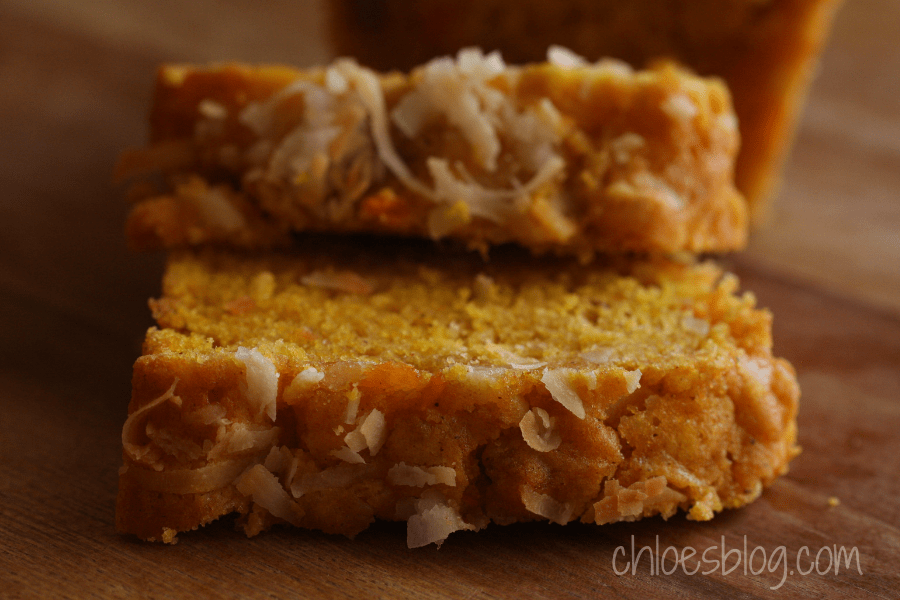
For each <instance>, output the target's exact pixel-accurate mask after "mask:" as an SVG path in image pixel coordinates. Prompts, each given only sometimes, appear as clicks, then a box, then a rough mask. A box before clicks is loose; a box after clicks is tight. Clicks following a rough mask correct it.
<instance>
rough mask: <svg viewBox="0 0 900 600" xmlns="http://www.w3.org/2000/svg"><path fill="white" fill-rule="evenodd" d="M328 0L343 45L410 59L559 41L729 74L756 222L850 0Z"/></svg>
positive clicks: (389, 59) (376, 59)
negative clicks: (837, 18) (834, 24)
mask: <svg viewBox="0 0 900 600" xmlns="http://www.w3.org/2000/svg"><path fill="white" fill-rule="evenodd" d="M363 4H365V9H362V4H361V3H359V2H356V1H355V0H340V1H337V2H331V3H329V4H328V7H329V10H330V18H331V25H330V32H331V36H332V39H333V41H334V44H335V47H336V50H337V52H338V53H339V54H341V55H349V56H356V57H358V58H359V60H360V61H362V62H363V63H364V64H367V65H371V66H372V67H374V68H378V69H395V68H400V69H405V68H410V67H412V66H413V65H415V64H419V63H422V62H424V61H427V60H429V59H430V58H432V57H434V56H441V55H444V54H448V53H453V52H456V51H457V50H458V49H459V48H462V47H466V46H480V47H482V48H484V49H485V50H494V49H499V50H501V51H502V52H503V55H504V57H505V58H506V59H507V60H510V61H513V62H516V61H533V60H540V59H541V58H542V57H543V53H544V52H545V50H546V48H547V47H548V46H550V45H551V44H563V45H566V46H568V47H570V48H572V49H573V50H575V51H576V52H578V53H580V54H582V55H584V56H586V57H588V58H590V59H594V58H599V57H601V56H612V57H616V58H620V59H623V60H627V61H628V62H630V63H631V64H633V65H636V66H642V65H645V64H648V62H650V61H653V60H655V59H658V58H660V57H666V58H675V59H677V60H679V61H681V62H683V63H684V64H686V65H689V66H690V67H691V68H693V69H695V70H696V71H697V72H698V73H701V74H703V75H716V76H719V77H722V78H724V79H725V81H726V82H727V83H728V85H729V87H730V89H731V91H732V94H733V96H734V104H735V110H736V112H737V114H738V118H739V120H740V129H741V137H742V145H741V152H740V155H739V156H738V160H737V172H736V175H737V184H738V188H739V189H740V190H741V192H743V194H744V195H745V196H746V197H747V200H748V202H749V204H750V208H751V215H752V217H753V218H754V220H755V221H759V220H760V219H761V218H763V217H764V215H765V212H766V207H767V206H768V201H769V199H770V198H771V197H772V196H773V195H774V194H775V192H776V191H777V188H778V182H779V179H780V174H781V169H782V164H783V162H784V159H785V158H786V155H787V152H788V150H789V148H790V143H791V139H792V137H793V131H794V128H795V125H796V123H797V120H798V116H799V114H800V110H801V108H802V106H803V102H804V98H805V95H806V89H807V87H808V85H809V82H810V80H811V79H812V77H813V75H814V73H815V69H816V64H817V59H818V56H819V53H820V51H821V48H822V45H823V44H824V41H825V39H826V37H827V33H828V31H829V28H830V25H831V21H832V19H833V16H834V14H835V12H836V11H837V8H838V7H839V6H840V4H841V2H840V0H763V1H759V0H700V1H698V0H689V1H680V2H658V1H656V0H632V1H630V2H627V3H623V2H619V1H616V0H607V1H597V0H567V1H565V2H559V1H547V0H524V1H519V0H517V1H516V2H515V3H511V2H506V1H493V2H491V1H485V0H461V1H457V0H434V1H431V2H414V3H413V2H404V1H402V0H386V1H383V2H377V3H371V2H366V3H363Z"/></svg>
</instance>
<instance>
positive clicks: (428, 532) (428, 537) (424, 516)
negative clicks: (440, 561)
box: [406, 492, 475, 548]
mask: <svg viewBox="0 0 900 600" xmlns="http://www.w3.org/2000/svg"><path fill="white" fill-rule="evenodd" d="M463 529H468V530H475V527H474V526H473V525H470V524H468V523H466V522H465V521H463V520H462V517H461V516H460V514H459V513H458V512H457V511H456V509H454V508H453V507H451V506H450V505H449V504H448V503H447V500H446V499H445V498H444V496H443V495H442V494H440V493H438V492H434V493H429V492H425V493H424V494H422V499H420V500H418V501H416V514H414V515H412V516H411V517H409V519H408V520H407V522H406V545H407V546H408V547H409V548H421V547H422V546H427V545H428V544H437V546H438V548H440V547H441V544H442V543H443V542H444V540H446V539H447V536H449V535H450V534H451V533H453V532H454V531H460V530H463Z"/></svg>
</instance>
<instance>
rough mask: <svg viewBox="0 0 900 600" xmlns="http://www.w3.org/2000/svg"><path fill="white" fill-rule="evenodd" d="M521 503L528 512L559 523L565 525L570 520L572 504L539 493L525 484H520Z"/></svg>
mask: <svg viewBox="0 0 900 600" xmlns="http://www.w3.org/2000/svg"><path fill="white" fill-rule="evenodd" d="M522 504H524V505H525V508H526V509H528V511H529V512H532V513H534V514H536V515H539V516H541V517H544V518H545V519H549V520H550V521H552V522H554V523H559V524H560V525H565V524H566V523H568V522H569V521H571V520H572V511H573V506H572V505H571V504H569V503H563V502H557V501H556V500H554V499H553V498H551V497H550V496H547V495H546V494H540V493H538V492H537V491H535V490H534V489H533V488H531V487H530V486H527V485H525V486H522Z"/></svg>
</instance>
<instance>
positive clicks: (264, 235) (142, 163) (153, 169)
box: [118, 48, 747, 257]
mask: <svg viewBox="0 0 900 600" xmlns="http://www.w3.org/2000/svg"><path fill="white" fill-rule="evenodd" d="M150 137H151V143H150V144H149V145H148V146H147V147H145V148H142V149H138V150H133V151H130V152H127V153H125V155H124V156H123V157H122V160H121V161H120V163H119V167H118V175H119V177H122V178H129V177H136V176H140V175H142V174H150V173H153V174H160V173H161V174H162V175H163V178H162V180H163V181H164V185H160V184H159V179H160V178H159V177H157V178H156V179H155V180H154V179H147V180H144V181H139V182H138V183H136V184H135V185H134V186H133V189H132V197H133V198H134V199H135V201H136V206H135V207H134V209H133V212H132V214H131V216H130V218H129V221H128V234H129V238H130V241H131V243H132V245H133V246H134V247H136V248H140V249H152V248H173V247H179V246H199V245H203V244H208V243H226V244H229V245H232V246H238V247H244V248H259V247H267V246H273V245H274V246H278V245H289V243H290V239H291V234H292V233H295V232H305V231H330V232H345V233H347V232H369V233H371V232H378V233H390V234H399V235H404V236H415V237H426V238H433V239H441V238H453V239H457V240H461V241H463V242H464V243H466V244H467V245H468V246H469V247H470V248H476V249H479V250H482V251H486V249H487V248H488V247H489V246H491V245H495V244H501V243H507V242H514V243H517V244H521V245H524V246H527V247H529V248H531V249H532V250H534V251H535V252H536V253H543V252H548V251H549V252H552V253H555V254H575V255H579V256H581V257H589V256H590V255H592V254H593V253H595V252H622V251H637V252H657V253H659V252H677V251H689V252H724V251H731V250H735V249H739V248H741V247H742V246H743V245H744V243H745V239H746V231H747V215H746V206H745V203H744V200H743V198H742V196H741V195H740V194H739V193H738V191H737V189H736V188H735V185H734V160H735V156H736V154H737V151H738V144H739V135H738V131H737V121H736V118H735V115H734V112H733V110H732V107H731V100H730V97H729V94H728V91H727V89H726V88H725V86H724V85H723V84H722V82H720V81H719V80H716V79H705V78H700V77H697V76H695V75H693V74H691V73H690V72H688V71H686V70H684V69H681V68H678V67H676V66H674V65H673V64H657V65H655V66H653V67H652V68H650V69H648V70H644V71H634V70H633V69H632V68H631V67H629V66H627V65H626V64H625V63H622V62H618V61H612V60H604V61H600V62H596V63H588V62H587V61H585V60H583V59H582V58H580V57H578V56H576V55H574V54H573V53H571V52H569V51H567V50H565V49H563V48H552V49H551V50H550V52H549V60H548V62H544V63H537V64H531V65H526V66H508V65H506V64H505V63H504V62H503V60H502V58H501V57H500V55H499V54H498V53H493V54H488V55H485V54H483V53H482V52H481V51H480V50H475V49H468V50H462V51H460V52H459V53H458V55H456V56H455V57H444V58H439V59H435V60H433V61H431V62H429V63H427V64H425V65H423V66H420V67H418V68H416V69H414V70H413V71H412V72H411V73H410V74H408V75H404V74H400V73H396V72H395V73H390V74H378V73H375V72H374V71H372V70H370V69H368V68H365V67H362V66H360V65H358V64H357V63H356V62H354V61H352V60H350V59H341V60H338V61H336V62H335V63H334V64H332V65H330V66H328V67H325V68H317V69H309V70H296V69H293V68H289V67H279V66H248V65H235V64H231V65H219V66H210V67H198V66H185V65H168V66H164V67H162V68H161V69H160V71H159V75H158V79H157V84H156V92H155V98H154V101H153V106H152V110H151V136H150ZM154 181H155V184H154V183H152V182H154Z"/></svg>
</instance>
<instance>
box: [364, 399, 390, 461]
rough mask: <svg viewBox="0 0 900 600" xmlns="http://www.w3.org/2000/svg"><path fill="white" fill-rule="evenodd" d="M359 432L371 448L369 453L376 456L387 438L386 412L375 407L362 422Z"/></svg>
mask: <svg viewBox="0 0 900 600" xmlns="http://www.w3.org/2000/svg"><path fill="white" fill-rule="evenodd" d="M359 432H360V434H361V435H362V436H363V438H364V439H365V441H366V446H368V448H369V454H370V455H371V456H375V455H376V454H378V451H379V450H381V446H383V445H384V442H385V440H387V426H386V424H385V420H384V413H382V412H381V411H380V410H378V409H373V410H372V412H370V413H369V414H368V415H366V418H365V419H364V420H363V422H362V424H361V425H360V426H359Z"/></svg>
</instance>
